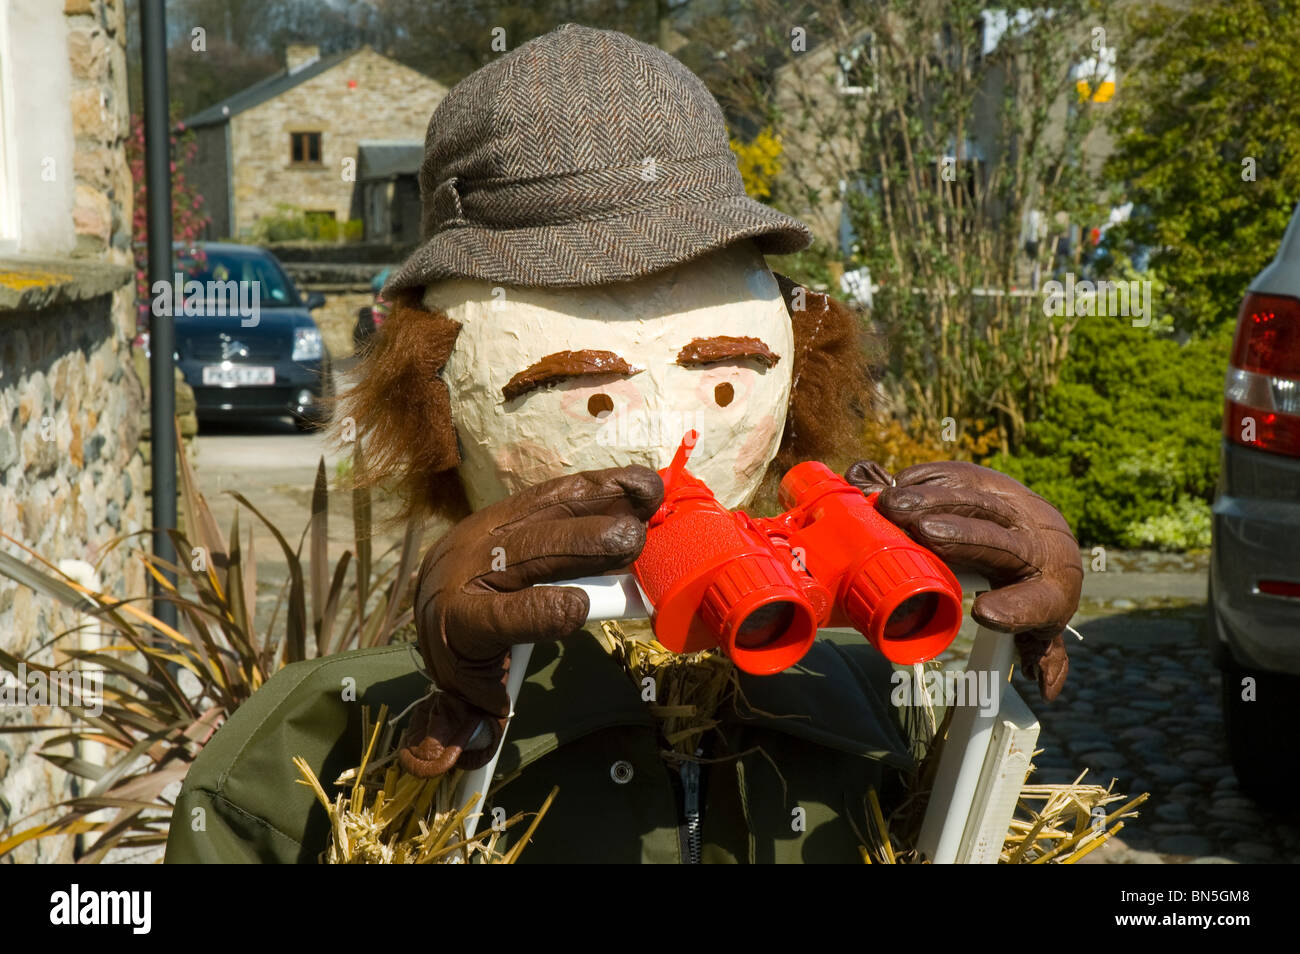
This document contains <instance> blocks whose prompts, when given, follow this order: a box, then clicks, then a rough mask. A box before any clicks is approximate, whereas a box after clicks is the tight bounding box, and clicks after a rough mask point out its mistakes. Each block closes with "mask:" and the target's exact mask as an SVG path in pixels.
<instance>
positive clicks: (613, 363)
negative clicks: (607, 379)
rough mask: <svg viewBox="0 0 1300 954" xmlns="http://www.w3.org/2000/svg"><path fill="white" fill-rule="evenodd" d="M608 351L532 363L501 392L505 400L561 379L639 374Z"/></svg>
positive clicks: (562, 353) (560, 353) (565, 354)
mask: <svg viewBox="0 0 1300 954" xmlns="http://www.w3.org/2000/svg"><path fill="white" fill-rule="evenodd" d="M640 371H641V368H634V367H632V366H631V365H630V364H628V363H627V362H626V361H624V360H623V359H622V358H621V357H619V356H618V355H616V354H615V353H614V352H612V351H590V350H586V351H557V352H555V353H554V354H548V355H547V356H546V357H544V358H542V359H541V360H539V361H534V362H533V363H532V364H530V365H529V366H528V367H526V368H524V370H522V371H520V372H519V373H518V374H516V375H515V376H514V377H513V378H511V379H510V380H509V381H507V382H506V386H505V387H503V388H502V389H501V393H502V395H504V397H505V399H506V400H507V401H512V400H514V399H515V398H517V397H519V396H520V395H523V394H527V393H528V392H529V391H532V390H533V389H535V388H540V387H545V386H546V385H548V384H553V383H554V382H556V381H562V380H564V379H565V378H577V377H582V376H583V375H587V374H621V375H623V376H624V377H627V376H629V375H633V374H638V373H640Z"/></svg>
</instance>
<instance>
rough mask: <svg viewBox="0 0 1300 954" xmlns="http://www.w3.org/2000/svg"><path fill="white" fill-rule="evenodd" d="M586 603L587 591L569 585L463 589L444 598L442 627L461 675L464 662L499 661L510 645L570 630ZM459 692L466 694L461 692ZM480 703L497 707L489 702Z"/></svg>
mask: <svg viewBox="0 0 1300 954" xmlns="http://www.w3.org/2000/svg"><path fill="white" fill-rule="evenodd" d="M590 608H591V604H590V602H589V601H588V599H587V594H586V593H584V592H583V591H582V590H580V589H578V588H576V587H572V586H530V587H528V588H527V589H523V590H516V591H513V592H509V593H469V594H462V595H460V596H457V597H456V598H454V599H452V600H449V601H448V605H447V612H446V618H445V620H444V621H443V625H444V626H445V627H446V628H445V629H444V630H443V632H446V633H447V634H448V639H449V640H450V641H451V642H452V644H453V645H452V648H453V649H454V650H455V651H456V655H457V657H458V661H459V662H460V665H458V666H457V673H458V675H459V674H460V673H461V672H463V671H464V669H465V667H466V666H467V665H473V664H486V665H489V666H491V665H495V664H497V663H498V661H499V660H500V658H501V655H502V654H503V653H504V652H506V651H507V650H508V649H510V647H511V646H517V645H518V644H520V643H544V642H550V641H552V640H556V639H563V638H564V637H565V636H571V635H573V634H574V633H576V632H578V631H579V630H581V629H582V627H583V625H584V624H585V623H586V622H587V612H588V611H589V610H590ZM443 688H444V689H448V688H458V687H451V686H443ZM461 695H465V697H466V698H469V696H467V695H466V694H465V693H463V692H462V693H461ZM479 705H480V706H481V707H482V708H484V709H488V710H489V711H496V710H495V709H494V707H492V706H487V705H482V703H479Z"/></svg>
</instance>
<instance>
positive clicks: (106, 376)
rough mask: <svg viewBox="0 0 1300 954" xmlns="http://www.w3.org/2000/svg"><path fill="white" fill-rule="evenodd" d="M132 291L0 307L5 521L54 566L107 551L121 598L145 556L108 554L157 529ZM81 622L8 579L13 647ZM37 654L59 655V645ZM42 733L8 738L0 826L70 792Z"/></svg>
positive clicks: (113, 586) (2, 747) (2, 604)
mask: <svg viewBox="0 0 1300 954" xmlns="http://www.w3.org/2000/svg"><path fill="white" fill-rule="evenodd" d="M11 274H12V272H10V273H3V274H0V283H3V282H4V281H5V279H6V278H7V276H8V275H11ZM125 277H126V275H125V274H120V278H125ZM133 297H134V292H133V290H132V287H131V285H130V283H129V282H126V283H123V284H120V285H119V288H118V290H117V291H115V292H110V293H108V294H101V295H98V296H96V297H92V298H90V299H89V300H78V301H72V302H67V303H64V304H61V305H57V306H55V307H50V308H37V309H20V310H5V311H0V422H3V425H4V426H3V427H2V428H0V528H3V530H4V532H5V533H7V534H9V535H10V536H12V537H15V538H17V539H18V540H20V541H22V543H23V544H24V545H25V546H27V547H30V548H31V549H32V550H34V551H35V552H36V553H38V554H40V555H41V556H42V557H44V558H45V559H46V560H48V561H50V562H51V563H55V564H58V563H59V562H60V561H63V560H82V561H85V562H87V563H90V564H95V563H97V562H98V561H99V560H100V558H101V557H103V558H104V559H103V562H102V563H101V564H100V565H99V576H100V579H101V580H102V581H103V584H104V587H105V588H106V589H109V590H111V591H112V592H113V593H114V594H115V595H118V596H127V595H136V594H140V593H142V592H144V586H145V580H144V572H143V569H142V567H141V566H140V564H139V561H138V560H128V558H127V551H126V549H125V548H118V549H116V550H112V551H108V550H106V545H107V544H108V543H109V541H111V540H112V539H114V538H115V537H118V536H120V535H122V534H129V533H135V532H138V531H139V530H141V529H142V528H143V527H145V526H146V525H147V513H146V511H145V506H144V501H145V497H144V494H143V482H144V463H143V460H142V459H141V456H140V453H139V448H138V446H137V444H138V441H139V415H140V406H141V400H142V389H141V386H140V382H139V380H138V379H137V378H136V375H135V372H134V370H133V369H132V367H131V365H130V362H129V348H130V345H129V338H128V337H127V335H126V334H125V333H124V329H123V326H122V322H121V320H120V318H121V316H122V314H123V313H126V314H130V303H131V299H133ZM132 327H133V325H132ZM138 539H139V538H137V540H138ZM6 549H8V550H9V551H10V552H14V548H12V547H6ZM106 553H107V555H106V556H105V554H106ZM77 623H78V620H77V619H76V617H75V615H74V614H73V613H72V612H71V611H69V610H66V609H64V608H62V607H61V606H59V605H58V604H56V603H55V602H54V601H53V600H51V599H49V598H48V597H46V596H43V595H40V594H37V593H34V592H32V590H30V589H28V588H27V587H25V586H21V585H19V584H17V583H15V582H13V581H11V580H9V579H8V578H5V577H0V645H3V647H4V649H5V650H6V651H8V652H10V653H13V654H14V655H17V656H20V657H22V656H26V655H27V654H28V653H32V652H34V651H35V650H37V649H38V648H39V647H41V646H43V645H44V644H46V643H48V642H49V641H50V640H51V638H52V637H54V636H56V635H58V634H60V633H63V632H65V631H67V630H68V629H70V628H71V627H73V626H75V625H77ZM58 645H59V646H63V645H64V643H59V644H58ZM34 658H35V659H36V660H37V661H39V662H42V663H45V664H47V665H53V664H55V663H56V662H57V661H59V659H58V658H57V657H56V656H55V650H54V649H53V648H50V647H47V648H44V649H41V650H40V651H39V652H36V653H35V656H34ZM59 718H60V717H59V715H58V714H57V713H55V712H52V711H51V710H48V709H10V708H0V724H9V725H13V724H30V723H31V721H33V720H35V721H39V722H45V723H48V722H50V721H57V720H59ZM40 738H41V736H40V735H31V736H29V735H26V734H5V735H0V829H3V828H4V827H5V826H6V825H8V824H9V823H10V822H12V821H16V820H18V819H19V818H22V817H24V816H26V815H28V814H30V813H31V812H32V811H34V810H35V809H37V808H39V807H43V806H48V805H51V804H53V803H55V802H57V801H58V800H60V799H61V798H63V797H66V796H67V795H68V794H69V792H68V788H67V779H66V777H64V775H63V773H62V772H59V771H57V770H56V769H54V768H53V767H52V766H51V765H50V764H49V763H48V762H46V761H45V760H43V759H39V758H37V757H36V756H35V753H34V752H33V751H31V750H32V749H33V748H34V747H35V746H36V745H37V744H38V743H39V740H40ZM60 841H63V842H66V839H62V840H53V841H40V842H37V843H35V844H33V845H32V846H31V847H29V848H25V849H23V850H22V851H20V853H19V856H18V860H28V861H30V860H47V859H50V860H52V859H54V858H57V857H60V855H62V856H63V857H66V853H67V852H68V851H69V850H70V845H69V844H66V843H65V844H60Z"/></svg>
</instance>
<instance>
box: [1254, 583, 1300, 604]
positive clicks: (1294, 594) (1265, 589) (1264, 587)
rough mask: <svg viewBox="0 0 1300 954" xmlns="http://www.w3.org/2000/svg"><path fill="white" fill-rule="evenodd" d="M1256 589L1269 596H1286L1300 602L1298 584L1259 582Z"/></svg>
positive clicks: (1299, 584)
mask: <svg viewBox="0 0 1300 954" xmlns="http://www.w3.org/2000/svg"><path fill="white" fill-rule="evenodd" d="M1258 589H1259V591H1260V592H1261V593H1266V594H1268V595H1269V596H1286V597H1290V598H1291V599H1297V600H1300V583H1292V582H1291V581H1290V580H1260V581H1259V584H1258Z"/></svg>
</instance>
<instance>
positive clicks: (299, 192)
mask: <svg viewBox="0 0 1300 954" xmlns="http://www.w3.org/2000/svg"><path fill="white" fill-rule="evenodd" d="M446 93H447V90H446V88H445V87H444V86H442V85H441V84H440V83H438V82H436V81H435V80H432V79H429V78H428V77H427V76H425V75H424V74H422V73H418V72H416V71H415V70H412V69H410V68H408V67H405V66H403V65H401V64H400V63H398V62H396V61H395V60H391V59H389V58H388V57H386V56H382V55H381V54H379V53H376V52H375V51H374V50H372V49H370V48H369V47H362V48H361V49H359V50H353V51H352V52H349V53H336V54H333V55H330V56H325V57H321V56H320V55H319V53H318V51H317V48H316V47H313V46H290V47H288V49H287V52H286V58H285V69H284V70H283V71H282V72H280V73H277V74H275V75H274V76H270V77H268V78H266V79H264V80H262V81H261V82H260V83H256V84H254V85H253V86H250V87H249V88H248V89H246V90H243V91H242V92H239V93H236V94H235V95H234V96H231V97H229V98H228V99H225V100H222V101H221V102H219V103H216V104H214V105H212V106H209V107H208V108H207V109H205V110H203V111H202V112H200V113H197V114H195V115H193V116H191V117H189V118H188V119H186V120H184V125H185V127H186V128H188V129H192V130H194V132H195V136H196V140H197V144H198V155H197V156H196V158H195V163H194V166H193V168H192V170H191V172H190V175H191V177H192V179H193V181H194V182H195V184H196V185H197V186H198V188H199V190H200V192H201V193H202V195H203V197H204V199H205V206H204V207H205V210H206V211H207V212H208V214H209V215H211V219H212V220H211V223H210V224H209V226H208V230H207V233H206V235H205V237H206V238H210V239H219V238H233V239H240V238H247V237H248V235H249V233H250V232H251V231H252V229H253V226H254V224H255V223H256V222H257V220H258V219H259V218H261V217H262V216H265V215H269V214H272V213H275V212H276V210H277V206H278V205H280V204H287V205H291V206H295V207H296V208H299V209H302V210H303V211H304V212H306V213H307V214H308V215H320V216H324V217H326V218H330V219H333V220H335V221H336V222H340V223H342V222H345V221H347V220H348V219H350V218H362V217H363V215H361V214H357V213H358V212H363V211H364V210H365V209H366V208H367V207H374V205H375V203H379V202H386V203H387V205H386V206H385V208H387V209H388V210H389V211H387V212H385V213H384V214H383V215H380V216H377V219H382V220H383V221H384V223H387V227H388V230H389V231H390V232H391V221H392V211H391V210H392V203H393V200H394V197H402V196H405V195H406V193H405V188H406V187H404V186H402V184H401V183H400V181H398V171H394V168H393V167H392V166H391V165H390V164H389V162H388V160H390V159H391V158H392V155H393V151H392V150H391V149H383V148H368V149H367V150H366V152H367V153H369V155H368V156H367V155H365V154H363V153H362V151H361V146H362V143H363V142H365V143H366V144H367V146H368V147H372V146H373V147H383V146H397V147H398V151H399V152H400V151H401V150H402V149H403V148H405V149H407V150H408V151H409V147H410V145H411V144H412V143H418V144H420V145H421V146H422V144H423V142H424V133H425V130H426V128H427V126H428V123H429V116H430V114H432V112H433V109H434V107H435V106H437V104H438V103H439V102H440V101H441V99H442V97H443V96H445V95H446ZM372 140H373V141H375V142H373V143H372V142H371V141H372ZM381 158H382V160H383V164H382V166H381V167H380V169H379V172H378V173H374V172H372V171H371V170H372V169H373V168H374V167H375V163H376V162H378V161H379V160H380V159H381ZM363 164H364V165H366V166H367V167H368V168H367V169H366V170H363V169H361V168H360V167H361V166H362V165H363ZM363 171H365V172H366V173H367V174H368V175H370V176H371V178H370V179H368V180H365V181H366V182H369V183H370V184H371V188H369V189H366V188H363V180H362V178H361V173H362V172H363ZM401 174H409V170H406V171H405V172H402V173H401ZM376 182H379V183H381V184H382V185H383V186H384V189H383V190H382V196H383V197H384V198H383V199H380V198H378V196H380V195H381V192H380V190H378V189H376V188H374V184H375V183H376ZM405 201H409V196H406V199H405ZM408 217H409V216H406V215H403V214H401V212H400V211H399V214H398V224H399V225H404V224H405V219H406V218H408ZM414 217H415V219H414V224H413V228H415V229H416V230H417V231H418V228H419V212H418V194H417V196H416V205H415V212H414ZM372 230H375V229H374V228H372ZM357 237H358V238H360V237H361V236H357ZM367 237H369V236H367ZM388 237H389V236H388V235H385V236H383V237H382V238H383V239H384V240H386V239H387V238H388Z"/></svg>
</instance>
